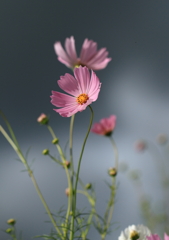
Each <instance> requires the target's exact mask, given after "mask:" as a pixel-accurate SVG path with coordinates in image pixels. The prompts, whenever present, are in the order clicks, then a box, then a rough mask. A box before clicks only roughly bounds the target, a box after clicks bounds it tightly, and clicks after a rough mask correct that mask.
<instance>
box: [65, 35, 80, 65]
mask: <svg viewBox="0 0 169 240" xmlns="http://www.w3.org/2000/svg"><path fill="white" fill-rule="evenodd" d="M65 49H66V51H67V54H68V56H69V59H71V62H72V63H74V64H76V63H77V54H76V48H75V40H74V37H73V36H72V37H70V38H66V40H65Z"/></svg>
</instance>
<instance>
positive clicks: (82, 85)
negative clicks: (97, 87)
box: [74, 66, 90, 93]
mask: <svg viewBox="0 0 169 240" xmlns="http://www.w3.org/2000/svg"><path fill="white" fill-rule="evenodd" d="M74 75H75V78H76V79H77V82H78V85H79V93H87V90H88V88H89V85H90V73H89V70H88V68H87V67H81V66H80V67H79V68H75V70H74Z"/></svg>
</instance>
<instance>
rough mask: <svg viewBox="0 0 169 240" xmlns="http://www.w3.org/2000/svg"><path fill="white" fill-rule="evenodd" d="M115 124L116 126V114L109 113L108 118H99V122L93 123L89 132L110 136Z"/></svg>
mask: <svg viewBox="0 0 169 240" xmlns="http://www.w3.org/2000/svg"><path fill="white" fill-rule="evenodd" d="M115 126H116V116H115V115H111V116H110V117H108V118H103V119H101V120H100V122H99V123H95V124H94V125H93V127H92V129H91V132H93V133H96V134H99V135H105V136H110V135H111V134H112V132H113V130H114V128H115Z"/></svg>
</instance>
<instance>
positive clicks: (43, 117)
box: [37, 113, 49, 125]
mask: <svg viewBox="0 0 169 240" xmlns="http://www.w3.org/2000/svg"><path fill="white" fill-rule="evenodd" d="M37 122H39V123H40V124H42V125H45V124H48V122H49V118H48V117H47V116H46V114H44V113H41V115H40V116H39V117H38V118H37Z"/></svg>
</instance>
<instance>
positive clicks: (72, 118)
mask: <svg viewBox="0 0 169 240" xmlns="http://www.w3.org/2000/svg"><path fill="white" fill-rule="evenodd" d="M74 120H75V115H73V116H72V117H71V120H70V134H69V149H70V164H71V171H72V176H71V177H72V180H73V172H74V166H73V127H74ZM72 186H73V182H72Z"/></svg>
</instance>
